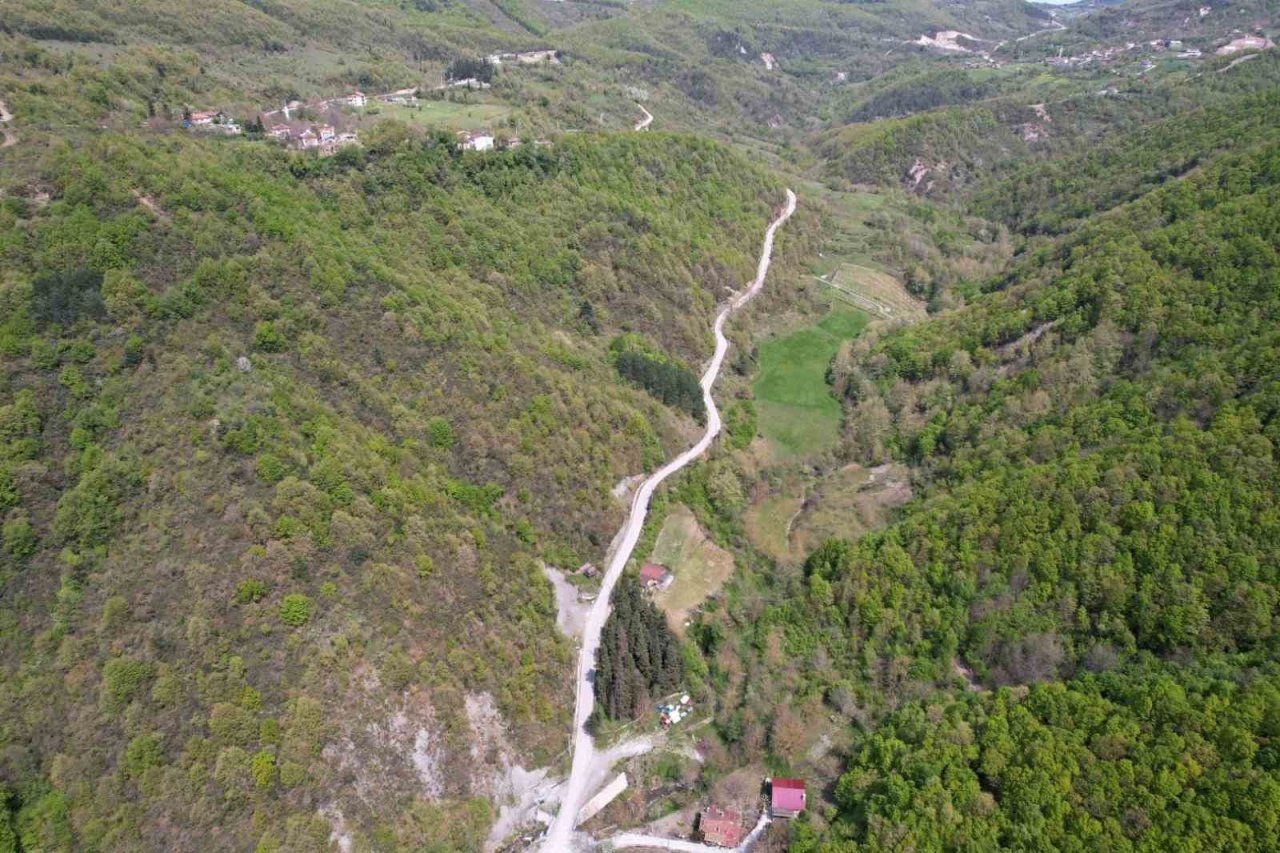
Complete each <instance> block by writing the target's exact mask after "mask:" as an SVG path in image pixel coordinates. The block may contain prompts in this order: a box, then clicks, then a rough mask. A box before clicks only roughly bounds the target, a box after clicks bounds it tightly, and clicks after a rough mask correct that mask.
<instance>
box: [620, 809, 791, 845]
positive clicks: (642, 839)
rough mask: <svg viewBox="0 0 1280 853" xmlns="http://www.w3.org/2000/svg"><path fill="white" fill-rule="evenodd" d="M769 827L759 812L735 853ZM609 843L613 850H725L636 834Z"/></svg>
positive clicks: (673, 839) (766, 816) (765, 814)
mask: <svg viewBox="0 0 1280 853" xmlns="http://www.w3.org/2000/svg"><path fill="white" fill-rule="evenodd" d="M768 825H769V813H768V812H761V813H760V819H759V820H758V821H756V825H755V827H754V828H753V829H752V830H751V832H750V833H748V834H747V837H746V838H744V839H742V843H741V844H739V845H738V846H737V847H735V848H733V849H734V851H735V853H741V851H744V850H746V849H748V848H749V847H750V846H751V845H752V844H755V843H756V839H757V838H759V837H760V833H762V832H764V828H765V827H766V826H768ZM609 843H610V844H612V845H613V849H614V850H622V849H625V848H627V847H654V848H657V849H659V850H679V851H683V853H725V848H723V847H715V846H713V845H711V844H699V843H698V842H696V841H682V840H681V839H679V838H663V837H662V836H660V835H642V834H641V833H638V832H624V833H622V834H621V835H615V836H614V837H613V838H610V839H609Z"/></svg>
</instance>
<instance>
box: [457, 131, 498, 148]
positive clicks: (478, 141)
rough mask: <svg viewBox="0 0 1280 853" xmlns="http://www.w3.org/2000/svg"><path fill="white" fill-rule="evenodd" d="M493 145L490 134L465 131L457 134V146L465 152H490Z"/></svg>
mask: <svg viewBox="0 0 1280 853" xmlns="http://www.w3.org/2000/svg"><path fill="white" fill-rule="evenodd" d="M493 144H494V140H493V134H491V133H470V132H468V131H465V130H463V131H460V132H459V133H458V145H459V146H461V147H462V148H464V149H466V150H467V151H492V150H493Z"/></svg>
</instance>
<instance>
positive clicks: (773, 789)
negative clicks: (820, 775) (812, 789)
mask: <svg viewBox="0 0 1280 853" xmlns="http://www.w3.org/2000/svg"><path fill="white" fill-rule="evenodd" d="M804 807H805V797H804V780H803V779H778V778H775V779H773V780H772V781H771V782H770V783H769V812H770V814H772V815H773V816H774V817H782V818H792V817H795V816H796V815H798V814H800V812H802V811H804Z"/></svg>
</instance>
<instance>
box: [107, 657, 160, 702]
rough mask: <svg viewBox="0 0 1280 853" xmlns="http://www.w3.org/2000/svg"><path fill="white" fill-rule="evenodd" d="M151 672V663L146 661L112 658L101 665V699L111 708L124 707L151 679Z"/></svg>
mask: <svg viewBox="0 0 1280 853" xmlns="http://www.w3.org/2000/svg"><path fill="white" fill-rule="evenodd" d="M151 674H152V667H151V664H149V663H147V662H146V661H140V660H134V659H133V658H128V657H118V658H112V659H111V660H109V661H107V663H106V665H104V666H103V667H102V698H103V701H104V702H105V703H106V704H107V706H108V707H111V708H121V707H124V706H125V705H127V704H129V702H130V701H132V700H133V697H134V696H136V695H137V694H138V692H139V691H140V690H141V689H142V688H143V687H144V686H145V685H146V683H147V681H149V680H150V679H151Z"/></svg>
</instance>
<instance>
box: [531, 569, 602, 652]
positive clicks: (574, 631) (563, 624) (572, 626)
mask: <svg viewBox="0 0 1280 853" xmlns="http://www.w3.org/2000/svg"><path fill="white" fill-rule="evenodd" d="M542 573H543V574H544V575H546V577H547V580H549V581H551V588H552V589H553V590H555V594H556V627H557V628H559V629H560V633H562V634H564V635H565V636H566V637H569V638H570V639H572V638H575V637H579V636H581V635H582V626H583V625H585V624H586V623H587V611H588V610H590V609H591V605H590V604H589V603H588V602H585V601H579V600H578V588H577V587H576V586H574V585H573V584H571V583H569V581H568V580H567V579H566V578H565V576H564V572H562V571H560V570H559V569H553V568H551V567H550V566H547V565H544V566H543V567H542Z"/></svg>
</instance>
